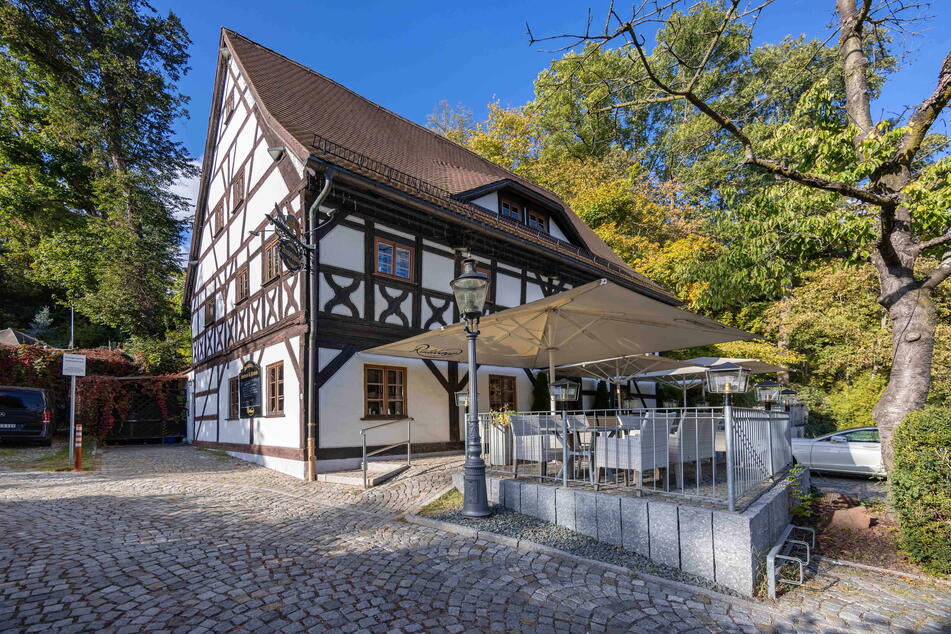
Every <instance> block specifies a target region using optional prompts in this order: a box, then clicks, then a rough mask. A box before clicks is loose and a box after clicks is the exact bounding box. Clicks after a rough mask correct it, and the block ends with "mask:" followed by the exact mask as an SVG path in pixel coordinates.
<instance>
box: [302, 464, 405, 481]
mask: <svg viewBox="0 0 951 634" xmlns="http://www.w3.org/2000/svg"><path fill="white" fill-rule="evenodd" d="M407 469H409V465H407V464H406V463H405V462H383V461H380V462H370V463H369V464H368V466H367V486H368V487H375V486H377V485H378V484H382V483H383V482H386V481H387V480H389V479H390V478H393V477H396V476H398V475H399V474H401V473H403V472H404V471H406V470H407ZM317 481H318V482H333V483H334V484H346V485H349V486H355V487H362V486H363V469H353V470H350V471H331V472H328V473H318V474H317Z"/></svg>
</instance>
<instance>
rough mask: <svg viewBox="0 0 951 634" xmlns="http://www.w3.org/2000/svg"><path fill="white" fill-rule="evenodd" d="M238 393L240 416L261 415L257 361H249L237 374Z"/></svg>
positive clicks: (259, 368) (259, 373) (259, 378)
mask: <svg viewBox="0 0 951 634" xmlns="http://www.w3.org/2000/svg"><path fill="white" fill-rule="evenodd" d="M238 395H239V398H238V400H239V402H240V405H241V408H240V416H241V418H252V417H254V416H260V415H261V367H260V366H259V365H258V364H257V363H252V362H250V361H249V362H248V363H245V364H244V366H242V368H241V373H240V374H239V375H238Z"/></svg>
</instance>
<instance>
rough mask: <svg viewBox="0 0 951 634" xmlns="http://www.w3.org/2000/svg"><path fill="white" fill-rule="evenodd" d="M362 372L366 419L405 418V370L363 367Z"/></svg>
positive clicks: (384, 366) (390, 367) (385, 367)
mask: <svg viewBox="0 0 951 634" xmlns="http://www.w3.org/2000/svg"><path fill="white" fill-rule="evenodd" d="M363 372H364V392H365V396H366V398H365V401H366V407H365V408H364V413H365V415H366V417H367V418H388V417H394V416H395V417H402V416H406V411H407V409H406V368H399V367H393V366H387V365H365V366H363Z"/></svg>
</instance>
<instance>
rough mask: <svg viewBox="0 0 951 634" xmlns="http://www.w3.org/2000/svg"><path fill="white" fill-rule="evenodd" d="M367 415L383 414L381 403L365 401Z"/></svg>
mask: <svg viewBox="0 0 951 634" xmlns="http://www.w3.org/2000/svg"><path fill="white" fill-rule="evenodd" d="M367 414H368V415H369V416H380V415H382V414H383V401H367Z"/></svg>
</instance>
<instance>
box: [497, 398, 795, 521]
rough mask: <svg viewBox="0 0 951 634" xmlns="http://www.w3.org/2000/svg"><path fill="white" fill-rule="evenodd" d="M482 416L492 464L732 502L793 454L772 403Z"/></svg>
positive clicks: (545, 476)
mask: <svg viewBox="0 0 951 634" xmlns="http://www.w3.org/2000/svg"><path fill="white" fill-rule="evenodd" d="M479 420H480V424H481V427H482V438H483V453H484V456H483V458H484V460H485V462H486V465H487V466H488V469H489V470H490V471H491V472H495V473H504V474H511V475H514V476H515V477H532V478H539V479H542V480H548V481H551V482H553V483H558V484H561V485H562V486H566V487H567V486H572V485H585V486H590V487H593V488H595V489H599V488H602V487H608V488H618V489H629V490H632V491H635V492H636V493H637V494H638V495H642V494H664V495H674V496H682V497H688V498H693V499H696V500H698V501H702V502H708V503H711V504H714V505H722V506H726V507H727V508H729V509H730V510H735V509H736V507H737V505H738V504H741V503H749V502H751V501H752V500H753V499H755V498H756V497H758V495H759V493H761V492H763V491H765V490H766V489H768V488H769V486H771V485H772V483H773V482H775V481H776V480H777V478H778V477H780V476H781V475H782V474H784V473H785V472H786V470H787V468H788V467H789V465H790V464H791V463H792V450H791V442H790V427H789V416H788V415H787V414H786V413H785V412H778V411H777V412H767V411H763V410H755V409H747V408H737V407H734V408H724V407H694V408H673V409H619V410H576V411H565V412H558V413H556V414H552V413H550V412H504V413H486V414H480V415H479Z"/></svg>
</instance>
